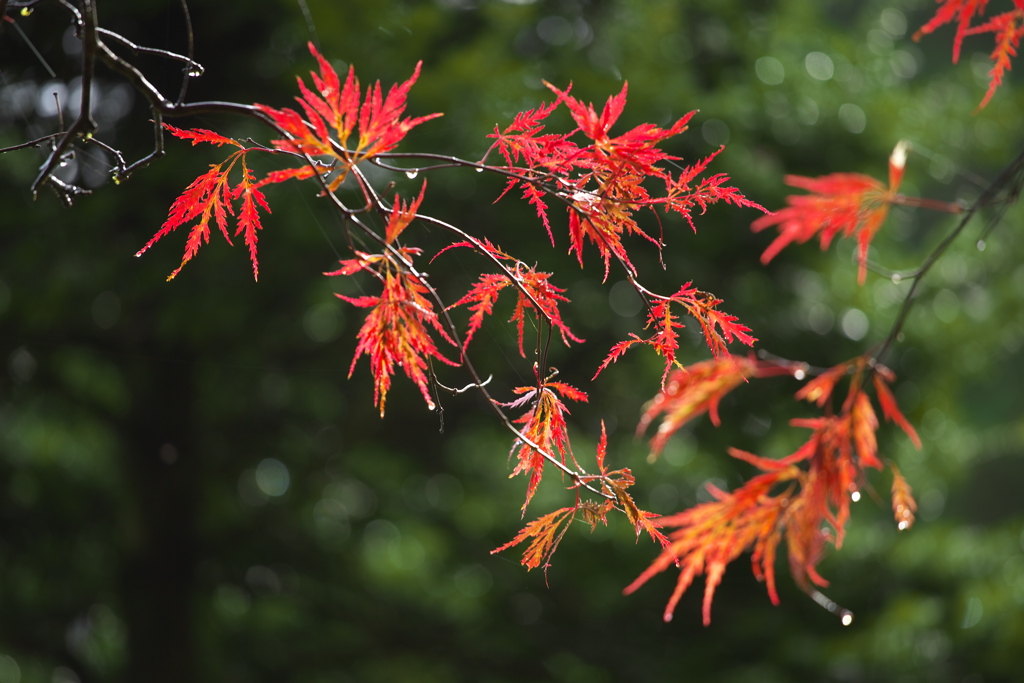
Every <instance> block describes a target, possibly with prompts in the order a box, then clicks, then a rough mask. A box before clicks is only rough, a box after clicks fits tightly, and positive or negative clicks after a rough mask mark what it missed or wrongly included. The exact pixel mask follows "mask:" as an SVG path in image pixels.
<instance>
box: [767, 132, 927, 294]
mask: <svg viewBox="0 0 1024 683" xmlns="http://www.w3.org/2000/svg"><path fill="white" fill-rule="evenodd" d="M906 158H907V147H906V143H904V142H902V141H901V142H900V143H899V144H897V145H896V147H895V149H893V153H892V155H891V156H890V157H889V179H890V184H889V186H888V187H886V186H885V185H883V184H882V183H881V182H880V181H878V180H875V179H874V178H872V177H870V176H866V175H862V174H860V173H832V174H830V175H825V176H821V177H818V178H805V177H803V176H786V178H785V180H786V183H787V184H788V185H791V186H792V187H798V188H801V189H804V190H807V191H808V192H810V193H811V194H807V195H790V196H788V197H786V203H787V206H786V208H784V209H781V210H779V211H778V212H776V213H773V214H770V215H768V216H762V217H761V218H758V219H757V220H756V221H754V222H753V223H752V224H751V226H750V227H751V229H752V230H753V231H754V232H760V231H761V230H764V229H765V228H767V227H770V226H773V225H774V226H777V227H778V229H779V236H778V237H776V238H775V240H774V241H773V242H772V243H771V244H770V245H769V246H768V248H767V249H765V251H764V253H763V254H762V255H761V261H762V262H763V263H768V262H769V261H771V260H772V259H773V258H774V257H775V256H776V255H777V254H778V253H779V252H780V251H782V249H784V248H785V247H786V246H787V245H788V244H789V243H791V242H798V243H804V242H807V241H808V240H810V239H812V238H814V237H815V236H818V238H819V240H820V241H821V248H822V249H827V248H828V246H829V244H831V242H832V239H833V238H834V237H835V236H836V235H837V234H839V233H842V234H843V236H844V237H852V236H854V235H856V237H857V261H858V270H857V282H858V283H859V284H864V280H865V277H866V274H867V259H868V249H869V247H870V245H871V240H872V238H874V236H875V233H877V232H878V229H879V228H880V227H881V226H882V223H883V222H884V221H885V218H886V216H887V215H888V212H889V206H890V204H892V202H893V200H894V198H895V196H896V192H897V190H898V188H899V183H900V180H902V177H903V168H904V166H905V165H906Z"/></svg>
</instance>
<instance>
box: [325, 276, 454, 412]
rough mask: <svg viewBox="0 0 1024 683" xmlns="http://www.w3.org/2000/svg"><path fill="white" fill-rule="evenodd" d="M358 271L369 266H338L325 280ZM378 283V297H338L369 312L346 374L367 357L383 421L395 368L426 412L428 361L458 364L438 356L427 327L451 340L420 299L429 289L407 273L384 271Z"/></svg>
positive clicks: (431, 404)
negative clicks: (416, 389) (416, 391)
mask: <svg viewBox="0 0 1024 683" xmlns="http://www.w3.org/2000/svg"><path fill="white" fill-rule="evenodd" d="M359 269H364V270H365V269H369V266H368V265H366V264H364V263H360V264H359V267H358V268H357V267H356V266H355V265H352V264H350V265H349V267H347V268H346V267H345V264H344V263H343V268H342V269H341V270H339V271H335V272H334V273H328V275H339V274H350V272H356V271H357V270H359ZM383 278H384V291H383V292H382V293H381V295H380V296H379V297H369V296H364V297H347V296H343V295H341V294H338V295H337V296H338V298H340V299H343V300H345V301H348V302H349V303H351V304H352V305H354V306H359V307H362V308H371V309H372V310H371V311H370V312H369V313H368V314H367V316H366V320H365V321H363V325H362V327H360V328H359V333H358V335H357V337H358V340H359V343H358V344H357V345H356V351H355V353H354V354H353V356H352V364H351V366H350V367H349V371H348V374H349V376H350V377H351V376H352V372H353V371H354V370H355V367H356V363H357V362H358V360H359V358H360V356H363V355H366V356H368V357H369V361H370V373H371V374H372V375H373V379H374V387H373V400H374V403H376V404H377V406H378V407H379V408H380V414H381V416H382V417H383V415H384V406H385V402H386V400H387V395H388V389H389V388H390V387H391V376H392V375H393V374H394V372H395V366H396V365H397V366H398V367H400V368H401V369H402V371H403V372H404V373H405V375H406V377H408V378H409V379H410V380H412V382H413V383H414V384H415V385H416V386H417V387H419V390H420V394H422V396H423V400H424V401H425V402H426V404H427V407H428V408H430V409H431V410H433V409H434V401H433V399H432V398H431V396H430V390H429V387H428V378H427V362H428V359H430V358H436V359H437V360H439V361H441V362H443V363H447V364H448V365H457V363H455V362H454V361H451V360H449V359H448V358H446V357H445V356H443V355H442V354H441V352H440V351H438V349H437V345H436V344H435V343H434V340H433V338H432V337H431V334H430V328H433V329H434V331H435V332H436V333H437V334H439V335H440V336H441V337H442V338H444V339H445V340H446V341H448V342H449V343H451V339H450V338H449V337H448V335H447V334H446V333H445V332H444V329H443V328H442V327H441V324H440V323H439V322H438V319H437V314H436V313H435V312H434V307H433V304H432V303H431V302H430V299H428V298H427V297H426V296H425V294H426V293H427V292H428V289H427V287H426V286H425V285H423V283H421V282H420V281H419V280H418V279H417V278H416V277H415V276H413V275H411V274H409V273H407V272H404V271H401V270H396V269H392V268H388V269H387V271H386V272H385V273H384V274H383Z"/></svg>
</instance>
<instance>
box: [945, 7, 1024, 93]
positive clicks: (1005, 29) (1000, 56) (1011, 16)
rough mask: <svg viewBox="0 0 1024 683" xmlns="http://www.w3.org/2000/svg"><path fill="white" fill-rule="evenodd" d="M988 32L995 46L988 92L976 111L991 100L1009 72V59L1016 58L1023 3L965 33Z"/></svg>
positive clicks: (1023, 25) (1023, 22) (1022, 28)
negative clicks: (992, 35)
mask: <svg viewBox="0 0 1024 683" xmlns="http://www.w3.org/2000/svg"><path fill="white" fill-rule="evenodd" d="M988 32H991V33H993V34H994V35H995V42H996V46H995V48H994V49H993V50H992V54H991V55H990V57H991V59H992V69H991V70H990V71H989V72H988V76H989V81H988V90H986V91H985V97H983V98H982V100H981V103H980V104H979V105H978V109H982V108H984V107H985V105H987V104H988V103H989V100H991V99H992V96H993V95H994V94H995V92H996V88H998V87H999V86H1000V85H1002V84H1003V77H1004V76H1005V75H1006V72H1008V71H1009V70H1010V60H1011V58H1013V57H1016V56H1017V48H1019V47H1020V40H1021V37H1022V36H1024V2H1022V3H1019V8H1018V9H1017V10H1015V11H1012V12H1004V13H1003V14H999V15H997V16H994V17H992V19H991V20H990V21H988V22H986V23H984V24H982V25H980V26H975V27H974V28H972V29H971V30H969V31H967V35H975V34H979V33H988ZM954 61H955V60H954ZM976 111H977V110H976Z"/></svg>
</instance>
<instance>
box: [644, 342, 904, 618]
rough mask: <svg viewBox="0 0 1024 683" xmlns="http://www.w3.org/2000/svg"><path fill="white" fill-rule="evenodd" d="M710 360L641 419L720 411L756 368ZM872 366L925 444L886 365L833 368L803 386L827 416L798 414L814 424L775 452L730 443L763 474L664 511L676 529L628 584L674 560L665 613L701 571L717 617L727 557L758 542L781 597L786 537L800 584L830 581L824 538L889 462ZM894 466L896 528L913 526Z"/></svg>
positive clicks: (882, 396) (672, 425) (758, 569)
mask: <svg viewBox="0 0 1024 683" xmlns="http://www.w3.org/2000/svg"><path fill="white" fill-rule="evenodd" d="M707 363H708V364H707V365H704V366H702V367H700V368H696V369H697V370H698V371H699V373H698V376H697V377H695V378H693V380H691V381H687V380H686V378H685V377H684V376H683V375H682V373H677V374H676V375H675V376H674V377H673V382H674V383H670V385H669V387H666V390H665V391H663V392H662V396H660V397H659V398H657V399H655V401H654V402H652V404H651V405H650V407H649V408H648V411H647V414H646V415H645V421H644V422H642V424H644V426H646V424H647V423H649V422H650V420H651V419H652V418H653V417H654V416H656V415H658V414H660V413H662V412H664V413H665V414H666V415H667V416H668V417H667V418H666V421H665V424H667V425H668V427H664V428H663V429H665V431H667V432H668V433H671V432H672V431H675V430H677V429H678V428H679V427H680V426H681V425H682V424H683V423H685V422H686V421H688V420H690V419H693V418H694V417H696V416H697V415H699V414H701V413H703V412H705V411H709V412H711V413H712V419H713V420H717V416H716V415H715V413H714V410H715V408H716V406H717V404H718V402H719V401H720V400H721V398H722V396H724V395H725V394H726V393H727V392H729V391H731V390H732V389H733V388H735V387H736V386H738V385H739V383H740V382H741V381H742V380H743V379H745V378H746V377H752V376H756V375H757V374H758V368H757V366H756V365H754V364H753V363H752V361H742V360H740V359H735V358H729V359H719V360H715V361H708V362H707ZM716 365H721V366H722V367H721V368H718V367H715V366H716ZM692 371H693V370H691V372H692ZM869 375H870V377H871V380H872V383H873V385H874V388H875V396H876V399H877V401H878V404H879V405H880V407H881V409H882V414H883V416H884V417H885V418H886V419H887V420H890V421H892V422H895V423H896V424H898V425H899V426H900V427H901V428H902V429H903V430H904V431H905V432H906V433H907V435H908V436H909V437H910V438H911V440H912V441H913V442H914V445H915V446H917V447H918V448H920V445H921V442H920V439H918V436H917V433H916V432H915V431H914V429H913V427H911V425H910V424H909V423H908V422H907V420H906V418H905V417H904V416H903V415H902V413H900V411H899V408H898V407H897V405H896V401H895V399H894V398H893V395H892V392H891V391H890V390H889V386H888V385H889V383H890V382H892V381H893V380H894V376H893V374H892V372H891V371H890V370H889V369H887V368H885V367H884V366H881V365H878V364H875V363H872V362H870V361H869V360H868V359H867V358H866V357H863V356H861V357H858V358H855V359H854V360H852V361H849V362H846V363H842V364H840V365H838V366H836V367H834V368H831V369H830V370H828V371H826V372H824V373H822V374H821V375H819V376H818V377H816V378H815V379H813V380H811V381H810V382H808V383H807V384H806V385H805V386H804V387H803V388H802V389H800V391H799V392H797V394H796V396H797V398H799V399H802V400H807V401H811V402H813V403H815V404H817V405H818V406H819V407H822V408H826V410H825V414H824V415H822V416H820V417H816V418H810V419H798V420H793V421H792V424H793V426H797V427H806V428H809V429H811V430H812V433H811V436H810V438H809V439H808V440H807V442H806V443H804V445H802V446H801V447H800V448H798V449H797V450H796V451H795V452H794V453H792V454H791V455H788V456H786V457H784V458H781V459H778V460H776V459H771V458H763V457H760V456H757V455H754V454H752V453H747V452H745V451H741V450H738V449H730V451H729V453H730V455H732V456H733V457H735V458H738V459H740V460H743V461H745V462H748V463H750V464H752V465H754V466H755V467H757V468H758V469H759V470H761V471H762V474H759V475H757V476H756V477H754V478H753V479H751V480H750V481H748V482H747V483H745V484H744V485H743V486H741V487H740V488H738V489H736V490H735V491H732V492H726V491H722V490H720V489H718V488H716V487H714V486H710V485H709V486H708V491H709V492H710V493H711V495H712V497H713V499H714V500H712V501H709V502H707V503H702V504H700V505H697V506H696V507H694V508H691V509H689V510H686V511H684V512H681V513H678V514H675V515H670V516H668V517H663V518H661V519H660V520H659V524H660V526H661V527H662V528H673V529H674V531H672V532H671V533H670V534H669V540H670V544H669V546H668V547H667V548H666V550H665V551H664V552H663V553H662V554H661V555H660V556H659V557H658V558H657V559H656V560H655V561H654V563H653V564H652V565H651V566H650V567H649V568H648V569H647V570H646V571H644V572H643V574H641V575H640V576H639V577H638V578H637V579H636V580H635V581H634V582H633V583H632V584H630V585H629V586H628V587H627V588H626V590H625V592H626V593H631V592H633V591H635V590H636V589H637V588H639V587H640V586H641V585H643V584H644V583H645V582H646V581H647V580H648V579H650V578H651V577H652V576H654V575H655V574H658V573H659V572H662V571H664V570H666V569H667V568H668V567H670V566H672V565H675V566H677V567H679V570H680V573H679V579H678V581H677V583H676V588H675V591H674V592H673V594H672V596H671V598H670V599H669V601H668V604H667V606H666V607H665V615H664V616H665V620H666V621H668V620H670V619H671V618H672V614H673V612H674V610H675V607H676V604H677V603H678V602H679V599H680V598H681V597H682V595H683V593H684V592H685V591H686V589H687V588H688V587H689V586H690V584H691V583H692V582H693V579H694V578H695V577H696V576H698V575H700V574H704V575H705V576H706V579H705V590H704V607H703V618H704V623H705V625H706V624H708V623H710V621H711V603H712V600H713V598H714V593H715V589H716V588H717V586H718V584H719V583H720V582H721V580H722V576H723V574H724V573H725V569H726V567H727V565H728V564H729V563H730V562H732V561H733V560H735V559H736V558H737V557H739V556H740V555H741V554H742V553H743V552H745V551H747V550H751V551H752V557H751V562H752V565H753V572H754V575H755V576H756V577H757V578H758V580H761V581H764V582H765V584H766V586H767V589H768V595H769V597H770V599H771V601H772V602H773V603H775V604H777V603H778V601H779V598H778V593H777V591H776V588H775V568H774V566H775V557H776V553H777V549H778V545H779V543H780V542H782V540H783V539H785V541H786V546H787V550H788V556H789V565H790V571H791V573H792V574H793V576H794V579H795V580H796V582H797V584H798V585H799V586H800V587H801V588H803V589H804V590H806V591H810V590H811V584H814V585H818V586H824V585H827V582H826V581H825V579H824V578H822V577H821V575H820V574H818V572H817V569H816V568H817V565H818V563H819V561H820V560H821V558H822V556H823V554H824V551H825V547H826V545H827V544H829V543H831V544H833V545H834V546H835V547H836V548H839V547H840V546H841V545H842V541H843V533H844V530H845V526H846V521H847V519H848V518H849V514H850V499H851V494H853V493H854V492H856V491H857V489H858V487H859V485H860V483H861V481H862V479H863V477H864V471H865V470H866V469H868V468H872V469H882V467H883V465H882V461H881V460H880V459H879V458H878V443H877V440H876V437H875V432H876V430H877V429H878V417H877V415H876V413H875V409H874V407H873V406H872V403H871V400H870V399H869V398H868V395H867V393H866V391H865V384H866V379H867V377H868V376H869ZM848 376H849V378H850V380H849V389H848V391H847V393H846V397H845V399H844V400H843V403H842V406H841V408H840V409H839V411H838V412H833V411H832V410H831V406H832V398H833V395H834V393H835V388H836V385H837V383H838V382H839V380H841V379H843V378H844V377H848ZM656 442H657V443H656V447H659V448H660V446H661V445H663V443H664V437H663V435H662V434H661V433H659V435H658V437H656ZM892 473H893V487H892V491H893V511H894V514H895V516H896V521H897V523H898V525H899V528H900V529H906V528H909V526H910V525H911V524H912V523H913V512H914V509H915V504H914V502H913V497H912V496H911V493H910V487H909V485H908V484H907V482H906V481H905V480H904V479H903V477H902V475H901V474H900V473H899V471H898V470H897V469H895V467H893V468H892ZM857 495H858V496H859V494H857Z"/></svg>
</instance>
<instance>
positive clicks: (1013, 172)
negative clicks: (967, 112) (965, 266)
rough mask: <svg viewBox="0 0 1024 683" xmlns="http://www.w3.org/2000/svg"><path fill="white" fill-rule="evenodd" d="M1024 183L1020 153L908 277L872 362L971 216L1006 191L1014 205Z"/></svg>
mask: <svg viewBox="0 0 1024 683" xmlns="http://www.w3.org/2000/svg"><path fill="white" fill-rule="evenodd" d="M1022 180H1024V150H1021V152H1020V153H1019V154H1017V157H1016V158H1015V159H1014V160H1013V161H1011V162H1010V163H1009V165H1007V166H1006V168H1004V169H1003V170H1002V171H1001V172H1000V173H999V175H998V176H996V178H995V180H993V181H992V182H991V183H989V185H988V187H986V188H985V191H984V192H982V193H981V196H979V197H978V198H977V199H976V200H975V201H974V203H972V204H971V205H970V206H969V207H968V208H967V209H965V210H964V212H963V215H962V217H961V218H960V222H959V223H957V225H956V227H955V228H953V230H951V231H950V232H949V234H948V235H946V237H945V238H943V240H942V241H941V242H939V244H938V245H937V246H936V247H935V249H933V250H932V252H931V253H930V254H928V256H927V258H925V260H924V262H923V263H922V264H921V266H920V267H919V268H918V269H917V270H916V271H914V272H913V273H912V274H910V275H909V276H908V277H910V278H913V280H914V282H913V284H911V285H910V291H908V292H907V295H906V297H904V299H903V304H902V306H900V311H899V313H898V314H897V316H896V319H895V320H894V321H893V324H892V327H891V328H890V329H889V334H888V335H886V337H885V339H884V340H882V342H881V343H880V344H879V345H878V346H877V349H876V350H875V351H874V352H873V354H872V356H873V357H874V359H875V360H877V361H879V362H881V360H882V358H883V357H884V356H885V354H886V353H887V352H888V351H889V349H890V348H891V347H892V345H893V343H894V342H895V341H896V339H897V338H898V337H899V335H900V332H901V331H902V330H903V326H904V324H905V323H906V321H907V317H908V316H909V315H910V310H911V309H912V308H913V306H914V303H915V301H916V299H915V294H917V290H918V288H919V287H920V285H921V281H922V280H923V279H924V276H925V275H926V274H927V273H928V271H930V270H931V268H932V266H934V265H935V262H936V261H938V260H939V258H941V257H942V255H943V254H944V253H946V250H947V249H949V247H950V245H952V244H953V242H955V241H956V239H957V238H958V237H959V236H960V234H961V233H962V232H963V231H964V229H965V228H966V227H967V224H968V223H970V221H971V219H972V218H973V217H974V214H975V213H977V212H978V211H979V210H980V209H981V208H983V207H986V206H988V205H990V204H993V203H994V202H995V200H996V198H997V197H998V196H999V194H1000V193H1002V192H1003V191H1004V190H1007V189H1009V190H1010V193H1009V197H1008V200H1009V201H1015V200H1016V199H1017V194H1018V193H1019V190H1020V184H1021V182H1022Z"/></svg>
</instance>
